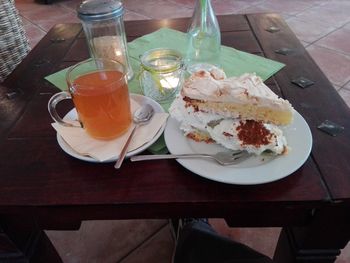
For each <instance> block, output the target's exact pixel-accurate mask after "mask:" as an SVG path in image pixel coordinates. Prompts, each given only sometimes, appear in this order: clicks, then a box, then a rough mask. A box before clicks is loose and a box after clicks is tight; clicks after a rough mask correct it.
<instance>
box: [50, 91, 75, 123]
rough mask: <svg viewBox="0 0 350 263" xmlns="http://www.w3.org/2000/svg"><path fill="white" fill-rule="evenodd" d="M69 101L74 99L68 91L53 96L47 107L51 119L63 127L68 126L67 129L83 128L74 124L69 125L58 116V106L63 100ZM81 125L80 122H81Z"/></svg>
mask: <svg viewBox="0 0 350 263" xmlns="http://www.w3.org/2000/svg"><path fill="white" fill-rule="evenodd" d="M68 99H72V96H71V95H70V93H69V92H67V91H62V92H59V93H56V94H55V95H53V96H52V97H51V98H50V100H49V102H48V105H47V109H48V110H49V113H50V115H51V118H52V119H53V120H54V121H55V122H57V123H58V124H60V125H62V126H66V127H79V128H80V127H81V125H80V126H76V125H74V124H72V123H69V122H67V121H65V120H63V119H62V118H61V117H60V115H58V113H57V111H56V105H57V104H58V103H59V102H60V101H62V100H68ZM79 123H80V122H79Z"/></svg>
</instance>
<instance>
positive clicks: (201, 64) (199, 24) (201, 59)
mask: <svg viewBox="0 0 350 263" xmlns="http://www.w3.org/2000/svg"><path fill="white" fill-rule="evenodd" d="M187 38H188V39H187V41H188V48H187V54H186V65H187V70H188V71H189V72H192V71H195V70H196V69H197V68H208V67H209V68H210V67H211V65H215V66H220V61H219V58H220V46H221V34H220V28H219V24H218V21H217V19H216V16H215V13H214V10H213V8H212V5H211V1H210V0H197V2H196V6H195V9H194V13H193V16H192V21H191V24H190V26H189V28H188V31H187Z"/></svg>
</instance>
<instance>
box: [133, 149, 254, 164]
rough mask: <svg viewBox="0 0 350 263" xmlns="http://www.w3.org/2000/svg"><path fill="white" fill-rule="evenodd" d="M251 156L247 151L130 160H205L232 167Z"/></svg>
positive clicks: (137, 157) (139, 156) (152, 156)
mask: <svg viewBox="0 0 350 263" xmlns="http://www.w3.org/2000/svg"><path fill="white" fill-rule="evenodd" d="M250 156H252V154H250V153H248V152H247V151H232V152H218V153H216V154H161V155H138V156H133V157H131V158H130V160H131V161H132V162H137V161H146V160H161V159H179V158H182V159H193V158H207V159H213V160H215V161H216V162H218V163H219V164H221V165H224V166H225V165H232V164H238V163H240V162H243V161H244V160H246V159H247V158H249V157H250Z"/></svg>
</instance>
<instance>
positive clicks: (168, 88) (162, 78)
mask: <svg viewBox="0 0 350 263" xmlns="http://www.w3.org/2000/svg"><path fill="white" fill-rule="evenodd" d="M183 67H184V63H183V58H182V56H181V54H180V53H179V52H177V51H176V50H173V49H166V48H157V49H152V50H149V51H147V52H145V53H144V54H143V55H142V56H141V73H140V86H141V88H142V90H143V93H144V95H145V96H147V97H150V98H152V99H154V100H156V101H158V102H167V101H170V100H172V99H174V98H175V95H176V94H177V92H178V91H179V89H180V88H181V86H182V83H183Z"/></svg>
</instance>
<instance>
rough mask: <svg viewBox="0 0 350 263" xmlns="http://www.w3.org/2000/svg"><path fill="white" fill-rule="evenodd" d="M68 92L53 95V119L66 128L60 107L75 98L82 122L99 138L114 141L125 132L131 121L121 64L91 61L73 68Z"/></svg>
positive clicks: (93, 135) (67, 77)
mask: <svg viewBox="0 0 350 263" xmlns="http://www.w3.org/2000/svg"><path fill="white" fill-rule="evenodd" d="M66 80H67V84H68V90H69V92H67V91H62V92H59V93H57V94H55V95H53V96H52V97H51V98H50V100H49V103H48V110H49V113H50V115H51V117H52V119H53V120H54V121H55V122H57V123H59V124H61V125H64V126H73V125H72V124H71V123H69V122H67V121H65V120H63V119H62V118H61V117H60V116H59V115H58V113H57V111H56V105H57V104H58V103H59V102H60V101H62V100H64V99H72V100H73V103H74V106H75V108H76V110H77V114H78V117H79V122H80V124H81V126H82V127H83V128H84V129H85V130H86V132H87V133H88V134H89V135H90V136H91V137H93V138H95V139H100V140H111V139H114V138H117V137H119V136H120V135H122V134H123V133H125V132H126V131H127V130H128V128H129V126H130V124H131V122H132V117H131V110H130V98H129V90H128V85H127V70H126V68H125V67H124V66H123V65H122V64H121V63H119V62H117V61H114V60H107V59H93V58H91V59H88V60H85V61H82V62H80V63H78V64H77V65H75V66H72V67H71V68H70V69H69V70H68V72H67V75H66Z"/></svg>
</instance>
